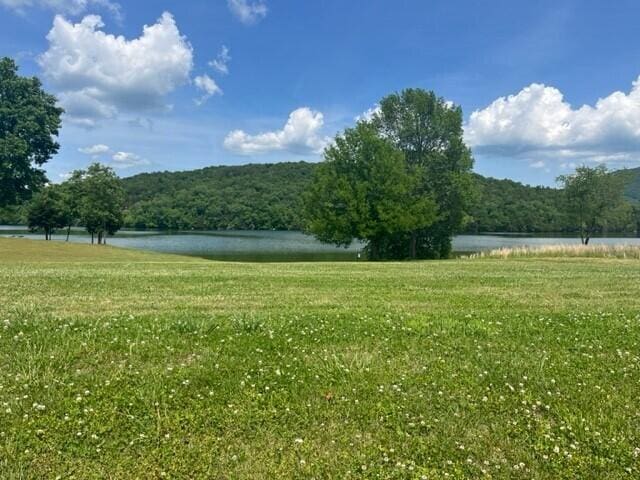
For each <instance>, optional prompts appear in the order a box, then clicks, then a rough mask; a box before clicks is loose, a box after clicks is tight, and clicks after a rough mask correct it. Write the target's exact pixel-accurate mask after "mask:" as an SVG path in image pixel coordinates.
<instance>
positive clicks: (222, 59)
mask: <svg viewBox="0 0 640 480" xmlns="http://www.w3.org/2000/svg"><path fill="white" fill-rule="evenodd" d="M230 61H231V56H230V55H229V49H228V48H227V47H226V46H225V45H223V46H222V49H221V50H220V53H219V54H218V56H217V57H216V59H215V60H211V61H210V62H209V65H210V66H211V67H212V68H214V69H215V70H217V71H218V73H221V74H222V75H227V74H228V73H229V62H230Z"/></svg>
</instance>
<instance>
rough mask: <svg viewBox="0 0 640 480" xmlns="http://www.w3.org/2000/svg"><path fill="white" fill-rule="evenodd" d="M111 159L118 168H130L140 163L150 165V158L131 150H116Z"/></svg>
mask: <svg viewBox="0 0 640 480" xmlns="http://www.w3.org/2000/svg"><path fill="white" fill-rule="evenodd" d="M111 159H112V160H113V162H114V167H116V168H130V167H136V166H140V165H149V163H150V162H149V160H147V159H146V158H142V157H141V156H139V155H136V154H135V153H131V152H116V153H114V154H113V156H112V157H111Z"/></svg>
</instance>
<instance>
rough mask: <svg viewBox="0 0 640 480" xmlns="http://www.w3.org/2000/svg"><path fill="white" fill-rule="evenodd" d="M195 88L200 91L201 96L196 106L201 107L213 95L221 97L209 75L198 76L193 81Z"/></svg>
mask: <svg viewBox="0 0 640 480" xmlns="http://www.w3.org/2000/svg"><path fill="white" fill-rule="evenodd" d="M193 82H194V83H195V85H196V87H197V88H198V89H199V90H202V92H203V95H202V97H200V98H199V99H197V100H196V103H197V104H198V105H202V104H203V103H204V102H206V101H207V100H208V99H209V98H211V97H212V96H214V95H222V89H221V88H220V87H219V86H218V85H217V84H216V82H215V80H214V79H213V78H211V77H210V76H209V75H200V76H197V77H196V78H194V79H193Z"/></svg>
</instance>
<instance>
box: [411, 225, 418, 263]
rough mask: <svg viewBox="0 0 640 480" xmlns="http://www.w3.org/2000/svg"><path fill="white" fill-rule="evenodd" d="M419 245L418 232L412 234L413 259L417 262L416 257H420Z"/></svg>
mask: <svg viewBox="0 0 640 480" xmlns="http://www.w3.org/2000/svg"><path fill="white" fill-rule="evenodd" d="M417 243H418V235H417V234H416V232H411V259H412V260H415V259H416V257H417V256H418V252H417V248H416V246H417Z"/></svg>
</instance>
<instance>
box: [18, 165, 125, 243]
mask: <svg viewBox="0 0 640 480" xmlns="http://www.w3.org/2000/svg"><path fill="white" fill-rule="evenodd" d="M123 209H124V190H123V188H122V184H121V182H120V179H119V178H118V177H117V175H116V174H115V172H114V171H113V170H112V169H111V168H109V167H107V166H104V165H101V164H99V163H94V164H92V165H90V166H89V167H88V168H87V169H86V170H75V171H74V172H73V173H72V174H71V176H70V178H69V179H68V180H66V181H65V182H63V183H61V184H57V185H56V184H52V185H46V186H45V187H43V188H42V189H41V190H40V191H39V192H38V193H36V194H35V195H34V197H33V199H32V200H31V202H29V204H28V206H27V209H26V216H27V225H28V226H29V228H30V229H31V230H41V231H43V232H44V235H45V239H46V240H51V235H52V234H53V233H54V232H55V231H56V230H57V229H62V228H64V229H66V232H67V240H69V234H70V232H71V227H73V226H83V227H85V229H86V230H87V232H88V233H89V234H90V235H91V243H92V244H93V243H97V244H98V245H100V244H106V243H107V235H114V234H115V233H116V232H117V231H118V230H120V228H121V227H122V224H123V218H124V217H123Z"/></svg>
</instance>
